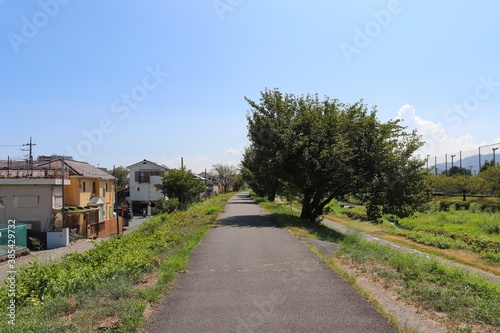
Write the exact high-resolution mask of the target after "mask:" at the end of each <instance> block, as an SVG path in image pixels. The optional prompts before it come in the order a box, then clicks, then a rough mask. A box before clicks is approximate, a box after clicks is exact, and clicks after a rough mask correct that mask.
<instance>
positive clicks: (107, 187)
mask: <svg viewBox="0 0 500 333" xmlns="http://www.w3.org/2000/svg"><path fill="white" fill-rule="evenodd" d="M105 185H106V192H108V191H109V190H108V182H106V184H105Z"/></svg>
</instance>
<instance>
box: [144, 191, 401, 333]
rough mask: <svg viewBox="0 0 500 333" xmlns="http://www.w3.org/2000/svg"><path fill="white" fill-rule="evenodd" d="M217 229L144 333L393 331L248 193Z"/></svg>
mask: <svg viewBox="0 0 500 333" xmlns="http://www.w3.org/2000/svg"><path fill="white" fill-rule="evenodd" d="M215 226H216V228H213V229H211V230H209V231H208V232H207V234H206V236H205V237H204V238H203V240H202V241H201V243H200V245H199V246H198V247H197V248H196V249H195V250H194V251H193V253H192V256H191V260H190V263H189V264H188V269H187V270H186V272H185V273H184V274H180V275H179V276H178V278H177V279H176V281H175V282H174V287H173V289H172V290H171V291H170V292H169V293H167V295H166V296H165V297H164V298H163V299H162V300H161V301H160V302H159V304H158V306H157V307H156V308H155V309H154V311H153V313H152V314H151V317H150V319H149V321H148V323H147V325H146V327H145V330H146V331H147V332H149V333H160V332H161V333H164V332H176V333H182V332H189V333H192V332H203V333H208V332H278V333H284V332H342V333H354V332H359V333H361V332H362V333H368V332H377V333H382V332H391V333H392V332H398V330H397V329H396V328H394V326H392V325H391V324H390V323H389V322H388V321H387V319H385V318H384V317H383V316H382V315H381V314H380V313H379V312H377V310H376V309H375V308H374V307H373V306H372V305H371V304H370V303H369V302H368V301H367V300H366V299H365V298H364V297H362V296H361V295H360V294H359V293H358V292H357V291H355V290H354V289H353V288H352V287H351V286H350V285H349V284H348V283H347V282H346V281H345V280H343V279H342V278H341V277H340V276H338V275H337V274H336V273H335V272H334V271H332V270H331V269H329V268H328V267H327V266H326V265H325V264H324V262H322V261H321V260H320V259H319V257H318V256H317V255H316V254H314V253H313V252H312V251H311V250H310V249H309V248H308V247H307V246H306V245H305V244H304V243H302V242H301V241H300V240H298V239H297V238H296V237H295V236H293V235H292V234H291V233H290V232H289V231H288V230H286V229H283V228H280V227H278V226H277V225H276V224H275V223H274V221H273V219H272V218H271V217H270V216H269V215H268V214H266V213H265V212H264V211H263V210H262V209H261V208H260V207H259V206H258V205H257V204H256V203H254V202H253V201H252V200H251V199H250V196H249V195H248V193H240V194H237V195H235V196H234V197H233V198H232V199H231V200H230V201H229V202H228V204H227V206H226V209H225V212H224V213H223V214H221V216H220V218H219V220H218V221H217V223H216V225H215Z"/></svg>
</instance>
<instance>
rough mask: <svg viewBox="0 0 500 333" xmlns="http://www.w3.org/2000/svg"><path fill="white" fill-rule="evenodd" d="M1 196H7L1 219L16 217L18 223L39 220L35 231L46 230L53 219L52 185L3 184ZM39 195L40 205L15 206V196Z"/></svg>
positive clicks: (1, 211)
mask: <svg viewBox="0 0 500 333" xmlns="http://www.w3.org/2000/svg"><path fill="white" fill-rule="evenodd" d="M0 196H5V207H2V208H0V221H7V220H9V219H15V220H16V221H17V223H21V222H23V221H37V222H35V224H34V226H33V230H35V231H44V230H45V229H46V228H47V227H48V225H49V223H50V220H51V219H52V205H53V201H54V194H53V192H52V186H50V185H48V186H47V185H45V186H44V185H37V186H34V185H17V186H16V185H1V184H0ZM23 196H33V197H38V200H39V201H38V207H32V208H18V207H14V197H23Z"/></svg>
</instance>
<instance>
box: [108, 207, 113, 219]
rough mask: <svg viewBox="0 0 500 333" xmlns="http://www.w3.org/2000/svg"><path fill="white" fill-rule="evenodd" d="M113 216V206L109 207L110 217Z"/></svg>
mask: <svg viewBox="0 0 500 333" xmlns="http://www.w3.org/2000/svg"><path fill="white" fill-rule="evenodd" d="M112 217H113V207H109V218H112Z"/></svg>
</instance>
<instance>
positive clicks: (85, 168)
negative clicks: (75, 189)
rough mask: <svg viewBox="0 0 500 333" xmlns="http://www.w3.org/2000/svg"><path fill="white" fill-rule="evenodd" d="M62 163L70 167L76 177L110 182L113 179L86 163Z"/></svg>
mask: <svg viewBox="0 0 500 333" xmlns="http://www.w3.org/2000/svg"><path fill="white" fill-rule="evenodd" d="M64 163H65V164H66V165H67V166H68V167H70V168H71V169H72V170H73V171H75V173H76V175H77V176H81V177H89V178H101V179H107V180H111V179H114V178H115V177H113V176H112V175H110V174H109V173H107V172H106V171H103V170H101V169H99V168H96V167H95V166H93V165H90V164H88V163H87V162H79V161H66V160H65V161H64Z"/></svg>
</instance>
